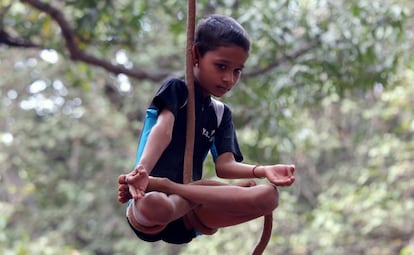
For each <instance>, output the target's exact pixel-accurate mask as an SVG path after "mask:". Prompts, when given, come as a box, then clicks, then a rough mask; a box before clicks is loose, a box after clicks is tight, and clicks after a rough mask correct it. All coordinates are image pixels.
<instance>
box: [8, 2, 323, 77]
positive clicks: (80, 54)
mask: <svg viewBox="0 0 414 255" xmlns="http://www.w3.org/2000/svg"><path fill="white" fill-rule="evenodd" d="M20 1H21V2H22V3H26V4H29V5H31V6H32V7H33V8H35V9H37V10H39V11H41V12H44V13H46V14H48V15H49V16H50V17H51V18H52V19H53V20H54V21H55V22H56V23H57V24H58V26H59V27H60V29H61V32H62V36H63V39H64V41H65V44H66V48H67V49H68V52H69V56H70V59H72V60H74V61H81V62H85V63H87V64H91V65H94V66H99V67H102V68H104V69H105V70H107V71H109V72H111V73H114V74H121V73H122V74H125V75H127V76H130V77H133V78H136V79H138V80H150V81H154V82H159V81H161V80H163V79H165V78H166V77H167V76H169V75H171V74H172V73H174V72H171V71H170V72H168V71H164V72H148V71H144V70H141V69H138V68H127V67H125V66H123V65H118V64H113V63H111V62H110V61H108V60H105V59H103V58H98V57H96V56H94V55H91V54H88V53H87V52H85V51H83V50H81V49H80V48H79V47H78V45H77V43H76V42H79V41H82V40H81V38H79V36H78V35H76V34H75V33H74V31H73V29H72V28H71V26H70V24H69V22H68V21H67V19H66V18H65V16H64V15H63V12H62V11H60V10H59V9H57V8H55V7H53V6H52V5H50V4H48V3H44V2H42V1H40V0H20ZM0 44H6V45H9V46H13V47H24V48H45V47H42V46H41V45H38V44H35V43H33V42H31V41H29V40H26V39H23V38H18V37H12V36H10V35H9V34H8V33H7V32H6V31H4V30H3V29H1V30H0ZM319 45H320V41H317V42H316V43H314V44H309V45H305V46H303V47H301V48H299V49H296V50H294V51H292V52H291V53H287V54H285V55H284V56H282V57H281V58H278V59H276V60H275V61H274V62H273V63H271V64H269V65H268V66H266V67H263V68H260V69H256V70H250V71H246V72H245V73H244V75H243V76H244V77H254V76H258V75H263V74H266V73H268V72H270V71H271V70H273V69H275V68H277V67H278V66H280V65H281V64H283V63H285V62H287V61H289V60H291V59H295V58H297V57H299V56H301V55H303V54H305V53H307V52H309V51H311V50H312V49H314V48H316V47H317V46H319Z"/></svg>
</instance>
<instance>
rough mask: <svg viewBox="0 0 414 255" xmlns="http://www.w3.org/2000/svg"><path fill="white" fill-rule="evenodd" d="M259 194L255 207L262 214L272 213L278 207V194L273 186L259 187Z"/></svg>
mask: <svg viewBox="0 0 414 255" xmlns="http://www.w3.org/2000/svg"><path fill="white" fill-rule="evenodd" d="M260 188H261V189H262V190H261V194H260V196H259V198H257V199H256V201H257V207H258V208H259V209H260V210H261V211H262V212H264V213H265V214H269V213H271V212H272V211H274V210H275V209H276V208H277V207H278V205H279V192H278V190H277V188H276V187H275V186H273V185H270V184H269V185H261V187H260Z"/></svg>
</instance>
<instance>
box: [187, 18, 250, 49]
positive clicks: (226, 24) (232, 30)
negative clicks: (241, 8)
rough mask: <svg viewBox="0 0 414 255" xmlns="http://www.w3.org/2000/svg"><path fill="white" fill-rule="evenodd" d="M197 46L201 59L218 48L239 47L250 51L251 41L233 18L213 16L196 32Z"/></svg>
mask: <svg viewBox="0 0 414 255" xmlns="http://www.w3.org/2000/svg"><path fill="white" fill-rule="evenodd" d="M194 43H195V46H196V49H197V52H198V54H199V57H203V56H204V54H205V53H206V52H208V51H211V50H215V49H217V48H218V47H222V46H230V45H237V46H240V47H241V48H243V49H244V50H245V51H246V52H249V50H250V40H249V36H248V34H247V32H246V31H245V30H244V28H243V27H242V26H241V25H240V24H239V23H238V22H237V21H236V20H235V19H233V18H231V17H227V16H222V15H212V16H208V17H207V18H204V19H202V20H201V21H200V22H199V23H198V25H197V29H196V31H195V42H194Z"/></svg>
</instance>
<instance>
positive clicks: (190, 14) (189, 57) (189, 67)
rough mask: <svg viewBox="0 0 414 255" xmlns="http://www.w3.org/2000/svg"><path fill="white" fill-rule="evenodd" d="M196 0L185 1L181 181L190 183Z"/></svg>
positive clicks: (193, 113) (193, 109)
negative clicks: (184, 120) (184, 123)
mask: <svg viewBox="0 0 414 255" xmlns="http://www.w3.org/2000/svg"><path fill="white" fill-rule="evenodd" d="M195 10H196V1H195V0H188V1H187V47H186V59H185V83H186V84H187V90H188V100H187V131H186V143H185V154H184V169H183V182H184V184H187V183H190V182H191V181H192V179H193V155H194V130H195V102H194V100H195V99H194V73H193V54H192V48H193V42H194V32H195V12H196V11H195Z"/></svg>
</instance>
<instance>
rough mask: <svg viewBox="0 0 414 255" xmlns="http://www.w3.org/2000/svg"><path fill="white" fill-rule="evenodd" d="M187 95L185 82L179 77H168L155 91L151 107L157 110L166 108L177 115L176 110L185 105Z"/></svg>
mask: <svg viewBox="0 0 414 255" xmlns="http://www.w3.org/2000/svg"><path fill="white" fill-rule="evenodd" d="M187 97H188V91H187V87H186V85H185V82H184V81H182V80H179V79H170V80H168V81H166V82H165V83H164V84H163V85H162V86H161V88H160V89H159V90H158V92H157V93H156V95H155V97H154V99H153V101H152V107H155V108H157V110H159V111H161V110H162V109H164V108H167V109H168V110H170V111H171V112H172V113H173V114H174V116H177V113H178V110H179V109H180V108H182V107H184V106H185V104H186V102H187Z"/></svg>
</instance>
